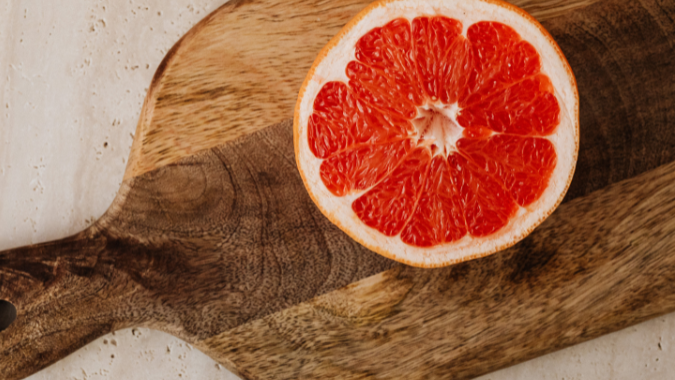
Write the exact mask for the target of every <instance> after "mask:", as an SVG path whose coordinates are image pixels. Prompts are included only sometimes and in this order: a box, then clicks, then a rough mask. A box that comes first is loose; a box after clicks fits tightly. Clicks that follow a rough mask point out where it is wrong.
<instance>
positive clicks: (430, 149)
mask: <svg viewBox="0 0 675 380" xmlns="http://www.w3.org/2000/svg"><path fill="white" fill-rule="evenodd" d="M355 49H356V50H355V58H356V59H355V60H353V61H351V62H349V64H348V65H347V67H346V74H347V77H348V78H349V83H343V82H328V83H326V84H325V85H324V86H323V87H322V88H321V90H320V91H319V93H318V95H317V96H316V98H315V100H314V108H313V113H312V115H311V116H310V119H309V125H308V140H309V141H308V142H309V147H310V150H311V151H312V153H313V154H314V156H316V157H317V158H319V159H322V160H323V162H322V164H321V168H320V175H321V179H322V181H323V183H324V185H325V186H326V187H327V188H328V190H329V191H330V192H331V193H332V194H334V195H336V196H345V195H351V194H360V193H363V194H361V195H360V196H358V197H357V198H356V199H355V200H354V202H353V203H352V209H353V211H354V212H355V213H356V215H357V216H358V217H359V219H360V220H361V221H363V222H364V223H365V224H366V225H368V226H370V227H372V228H375V229H377V230H378V231H380V232H381V233H383V234H384V235H386V236H396V235H399V234H400V239H401V240H402V241H403V242H405V243H407V244H410V245H413V246H420V247H430V246H435V245H438V244H443V243H449V242H453V241H457V240H459V239H461V238H462V237H464V236H465V235H467V234H470V235H471V236H474V237H482V236H487V235H490V234H492V233H494V232H496V231H498V230H500V229H502V228H503V227H504V226H506V225H507V224H508V223H509V220H510V219H511V218H513V217H514V216H515V215H516V213H517V212H518V210H519V208H520V207H526V206H528V205H531V204H532V203H533V202H535V201H536V200H537V199H539V198H540V197H541V195H542V194H543V193H544V191H545V190H546V188H547V186H548V183H549V179H550V177H551V174H552V173H553V170H554V168H555V166H556V161H557V155H556V151H555V148H554V146H553V144H552V143H551V141H549V140H548V139H547V138H546V137H545V136H548V135H551V134H552V133H554V132H555V130H556V128H557V126H558V124H559V121H560V106H559V104H558V101H557V99H556V97H555V96H554V94H553V86H552V85H551V82H550V80H549V79H548V77H547V76H546V75H544V74H542V73H541V72H540V71H541V61H540V58H539V54H538V53H537V51H536V50H535V49H534V47H533V46H532V45H530V44H529V43H528V42H527V41H523V40H522V39H521V38H520V36H519V35H518V33H516V32H515V31H514V30H513V29H512V28H510V27H509V26H506V25H504V24H501V23H496V22H478V23H475V24H473V25H471V26H470V27H469V28H468V30H467V33H466V36H464V35H462V24H461V23H460V22H459V21H457V20H454V19H450V18H447V17H418V18H415V19H414V20H413V21H412V23H410V22H409V21H408V20H406V19H403V18H400V19H395V20H393V21H391V22H389V23H388V24H386V25H385V26H383V27H378V28H375V29H373V30H371V31H370V32H368V33H367V34H365V35H364V36H363V37H361V38H360V39H359V41H358V42H357V44H356V47H355Z"/></svg>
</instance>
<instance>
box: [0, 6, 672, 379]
mask: <svg viewBox="0 0 675 380" xmlns="http://www.w3.org/2000/svg"><path fill="white" fill-rule="evenodd" d="M367 2H368V1H367V0H366V1H363V0H361V1H358V0H338V1H330V2H329V1H324V0H308V1H280V0H268V1H263V0H259V1H257V0H250V1H245V0H244V1H235V0H233V1H230V2H229V3H228V4H226V5H224V6H223V7H222V8H220V9H219V10H217V11H216V12H214V13H213V14H211V15H210V16H208V17H207V18H206V19H205V20H204V21H202V22H201V23H200V24H199V25H197V26H196V27H195V28H193V30H191V31H190V32H189V33H188V34H187V35H186V36H185V37H184V38H183V39H181V41H179V42H178V43H177V44H176V46H175V47H174V48H173V49H172V50H171V51H170V52H169V53H168V55H167V57H166V58H165V60H164V61H163V63H162V64H161V65H160V67H159V69H158V71H157V74H156V75H155V78H154V80H153V83H152V85H151V88H150V91H149V93H148V97H147V99H146V103H145V105H144V107H143V111H142V115H141V119H140V121H139V125H138V131H137V133H136V136H135V140H134V145H133V147H132V153H131V157H130V161H129V167H128V169H127V172H126V174H125V181H124V182H123V184H122V188H121V189H120V191H119V193H118V196H117V198H116V199H115V201H114V202H113V205H112V206H111V207H110V209H109V210H108V211H107V212H106V214H105V215H104V216H103V217H102V218H101V219H100V220H99V221H97V222H96V223H95V224H94V225H93V226H92V227H91V228H89V229H87V230H86V231H83V232H82V233H80V234H78V235H76V236H73V237H70V238H67V239H64V240H61V241H57V242H53V243H47V244H41V245H34V246H29V247H25V248H20V249H15V250H10V251H5V252H2V253H0V299H5V300H7V301H10V302H11V303H13V304H14V305H15V306H16V308H17V311H18V317H17V318H16V321H15V322H14V323H13V324H11V325H10V326H9V327H8V328H7V329H6V330H4V331H2V332H0V374H2V378H4V379H19V378H22V377H25V376H27V375H30V374H32V373H34V372H36V371H38V370H40V369H41V368H44V367H45V366H47V365H49V364H51V363H53V362H55V361H57V360H59V359H61V358H63V357H64V356H66V355H68V354H69V353H71V352H73V351H74V350H76V349H78V348H80V347H82V346H83V345H85V344H87V343H88V342H90V341H92V340H93V339H95V338H97V337H99V336H101V335H103V334H106V333H108V332H110V331H114V330H117V329H121V328H126V327H131V326H146V327H150V328H154V329H159V330H162V331H166V332H168V333H171V334H174V335H175V336H178V337H180V338H182V339H185V340H186V341H188V342H189V343H191V344H193V345H195V346H196V347H198V348H199V349H200V350H202V351H204V352H206V353H207V354H208V355H210V356H211V357H213V358H214V359H216V360H217V361H218V362H220V363H222V364H224V365H225V366H226V367H227V368H229V369H230V370H232V371H234V372H235V373H237V374H238V375H239V376H241V377H242V378H245V379H267V378H270V379H285V378H289V379H296V378H349V379H351V378H359V379H361V378H370V377H377V378H405V379H415V378H443V379H448V378H453V379H465V378H471V377H473V376H477V375H480V374H484V373H487V372H490V371H493V370H496V369H499V368H502V367H505V366H509V365H512V364H515V363H518V362H521V361H524V360H527V359H530V358H533V357H536V356H538V355H542V354H545V353H548V352H551V351H554V350H558V349H560V348H563V347H566V346H569V345H572V344H576V343H579V342H582V341H585V340H588V339H592V338H594V337H597V336H600V335H602V334H605V333H609V332H611V331H615V330H618V329H621V328H624V327H626V326H629V325H631V324H634V323H638V322H640V321H643V320H646V319H648V318H652V317H655V316H658V315H661V314H664V313H667V312H670V311H673V310H675V255H674V254H675V218H673V216H674V215H675V125H674V121H675V60H674V59H673V57H675V21H674V20H675V3H674V2H673V1H660V0H640V1H638V0H599V1H597V2H592V1H577V2H568V1H562V0H560V1H554V0H540V1H536V0H521V1H517V2H516V4H518V5H520V6H522V7H524V8H525V9H527V10H529V11H530V12H531V13H532V14H533V15H534V16H535V17H537V18H538V19H540V20H541V21H542V23H543V25H544V26H545V27H546V28H547V29H548V30H549V31H550V32H551V34H552V35H553V36H554V38H555V39H556V41H557V42H558V43H559V44H560V46H561V48H562V50H563V51H564V52H565V54H566V56H567V58H568V60H569V62H570V64H571V66H572V68H573V70H574V72H575V75H576V76H577V81H578V84H579V91H580V96H581V115H580V116H581V149H580V152H579V153H580V156H579V163H578V169H577V172H576V174H575V178H574V181H573V182H572V186H571V188H570V190H569V193H568V195H567V197H566V199H565V202H564V204H563V205H562V206H561V207H560V208H559V209H558V210H557V211H556V212H555V213H554V214H553V215H552V216H551V217H550V218H549V219H548V220H547V221H546V222H545V223H544V224H542V225H541V226H540V227H539V228H537V230H536V231H535V232H534V233H533V234H532V235H531V236H530V237H528V238H527V239H525V240H523V241H522V242H521V243H519V244H517V245H516V246H514V247H513V248H510V249H508V250H506V251H504V252H502V253H499V254H495V255H493V256H490V257H487V258H484V259H480V260H475V261H471V262H468V263H463V264H459V265H455V266H452V267H448V268H443V269H434V270H424V269H416V268H410V267H406V266H403V265H400V264H397V263H394V262H392V261H389V260H387V259H384V258H382V257H380V256H378V255H375V254H373V253H371V252H369V251H367V250H366V249H364V248H362V247H361V246H359V245H358V244H357V243H355V242H353V241H352V240H351V239H349V238H348V237H347V236H346V235H344V234H343V233H342V232H341V231H339V230H338V229H336V228H335V227H333V226H332V225H331V224H330V223H329V222H328V221H327V220H326V219H325V218H324V217H323V216H322V215H321V213H320V212H319V211H318V210H317V209H316V208H315V206H314V205H313V203H312V202H311V200H310V199H309V197H308V196H307V193H306V191H305V189H304V187H303V185H302V181H301V180H300V177H299V175H298V173H297V171H296V168H295V160H294V154H293V144H292V128H291V123H290V121H289V120H288V119H289V118H290V117H291V116H292V111H293V106H294V103H295V98H296V92H297V91H298V89H299V87H300V84H301V81H302V79H303V78H304V75H305V73H306V71H307V70H308V68H309V66H310V65H311V63H312V61H313V59H314V56H315V55H316V54H317V52H318V51H319V50H320V48H321V47H322V46H323V45H324V44H325V43H326V42H327V41H328V40H329V39H330V37H331V36H333V35H334V34H335V33H337V31H338V30H339V29H340V27H341V26H342V25H344V24H345V23H346V22H347V20H349V19H350V18H351V17H352V16H353V15H354V14H355V13H356V12H358V11H359V10H360V9H362V8H363V7H365V5H366V4H367ZM270 125H272V126H271V127H268V126H270ZM255 131H257V132H255ZM244 135H245V136H244ZM241 136H244V137H241ZM1 322H2V321H0V325H2V323H1Z"/></svg>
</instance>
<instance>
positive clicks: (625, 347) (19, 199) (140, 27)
mask: <svg viewBox="0 0 675 380" xmlns="http://www.w3.org/2000/svg"><path fill="white" fill-rule="evenodd" d="M222 3H223V0H128V1H126V0H125V1H111V0H59V1H49V2H46V1H40V0H0V250H3V249H8V248H13V247H18V246H22V245H27V244H33V243H40V242H45V241H49V240H54V239H58V238H62V237H65V236H68V235H71V234H74V233H76V232H79V231H80V230H82V229H84V228H85V227H87V226H88V225H90V224H91V223H92V222H93V221H95V220H96V219H97V218H98V217H99V216H101V215H102V214H103V212H104V211H105V210H106V208H107V207H108V206H109V205H110V203H111V202H112V200H113V198H114V196H115V193H116V191H117V189H118V188H119V185H120V182H121V181H122V175H123V173H124V169H125V167H126V159H127V156H128V155H129V151H130V147H131V142H132V139H133V133H134V131H135V127H136V122H137V120H138V116H139V113H140V110H141V106H142V103H143V99H144V97H145V93H146V91H147V87H148V85H149V84H150V81H151V79H152V76H153V74H154V71H155V69H156V68H157V66H158V65H159V62H160V61H161V59H162V58H163V57H164V55H165V54H166V52H167V51H168V50H169V49H170V48H171V46H172V45H173V44H174V43H175V42H176V41H177V40H178V39H179V38H180V37H181V36H182V35H183V34H184V33H185V32H187V31H188V30H189V29H190V27H192V26H193V25H194V24H195V23H197V22H198V21H199V20H201V19H202V18H203V17H204V16H206V15H207V14H208V13H210V12H211V11H213V10H214V9H216V8H217V7H218V6H220V5H221V4H222ZM674 332H675V314H669V315H666V316H664V317H660V318H657V319H654V320H651V321H648V322H645V323H642V324H640V325H637V326H634V327H630V328H628V329H625V330H622V331H619V332H617V333H614V334H610V335H607V336H604V337H602V338H599V339H596V340H593V341H590V342H587V343H584V344H581V345H577V346H574V347H571V348H568V349H565V350H562V351H558V352H555V353H553V354H549V355H546V356H543V357H541V358H538V359H535V360H532V361H529V362H526V363H523V364H520V365H517V366H514V367H511V368H507V369H505V370H502V371H499V372H496V373H493V374H489V375H486V376H483V377H481V378H480V379H481V380H488V379H489V380H507V379H544V380H548V379H551V380H553V379H556V380H572V379H626V380H628V379H630V380H636V379H670V378H672V375H670V374H672V373H675V355H674V354H673V352H674V351H673V348H672V347H675V334H674ZM54 378H58V379H106V378H108V379H119V378H125V379H130V380H133V379H143V380H146V379H147V380H151V379H190V378H192V379H236V378H237V377H236V376H234V375H232V374H231V373H229V372H228V371H227V370H225V369H224V368H222V367H221V366H219V365H218V364H217V363H215V362H214V361H213V360H211V359H210V358H208V357H207V356H206V355H204V354H202V353H201V352H199V351H198V350H196V349H193V348H192V347H191V346H190V345H188V344H187V343H185V342H183V341H181V340H180V339H177V338H174V337H172V336H170V335H167V334H164V333H161V332H157V331H152V330H148V329H142V328H138V329H127V330H121V331H117V332H115V333H113V334H109V335H107V336H104V337H101V338H99V339H97V340H95V341H94V342H92V343H91V344H89V345H88V346H86V347H84V348H82V349H80V350H79V351H77V352H75V353H73V354H72V355H70V356H69V357H68V358H66V359H64V360H62V361H60V362H58V363H56V364H54V365H53V366H51V367H49V368H47V369H45V370H43V371H41V372H39V373H37V374H35V375H33V376H31V377H29V379H31V380H38V379H54Z"/></svg>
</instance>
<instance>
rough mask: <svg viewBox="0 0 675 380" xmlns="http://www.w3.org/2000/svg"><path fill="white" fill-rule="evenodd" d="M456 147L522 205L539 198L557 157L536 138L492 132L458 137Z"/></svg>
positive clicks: (552, 148) (547, 143)
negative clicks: (488, 136)
mask: <svg viewBox="0 0 675 380" xmlns="http://www.w3.org/2000/svg"><path fill="white" fill-rule="evenodd" d="M457 148H458V149H459V152H460V153H462V155H463V156H464V157H467V158H468V159H469V160H471V161H472V162H473V163H475V164H476V166H477V167H478V168H480V169H481V170H482V171H483V172H485V173H486V174H488V175H490V176H491V177H492V178H494V179H495V180H497V181H498V182H499V183H500V184H501V185H502V186H503V187H504V188H505V189H507V190H508V192H509V195H510V196H511V198H513V199H514V200H515V201H516V202H517V203H518V204H519V205H520V206H523V207H525V206H529V205H530V204H532V203H533V202H534V201H536V200H537V199H539V197H541V195H542V194H543V192H544V190H545V189H546V186H547V185H548V182H549V179H550V177H551V174H552V173H553V169H555V165H556V159H557V156H556V153H555V148H554V146H553V144H552V143H551V142H550V141H549V140H546V139H542V138H536V137H521V136H512V135H495V136H492V137H490V138H488V139H460V140H459V141H458V142H457Z"/></svg>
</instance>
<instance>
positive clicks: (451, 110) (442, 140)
mask: <svg viewBox="0 0 675 380" xmlns="http://www.w3.org/2000/svg"><path fill="white" fill-rule="evenodd" d="M458 113H459V106H458V105H457V103H453V104H450V105H444V104H425V105H424V106H421V107H418V109H417V115H418V117H417V118H415V119H413V120H412V124H413V126H414V127H415V130H416V132H417V136H418V138H419V140H420V143H421V145H428V146H429V147H430V148H431V151H432V152H433V154H434V155H443V156H445V157H447V155H448V154H449V153H453V152H457V141H458V140H459V139H460V138H461V137H462V131H463V130H464V128H462V127H461V126H460V125H459V123H457V114H458Z"/></svg>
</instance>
